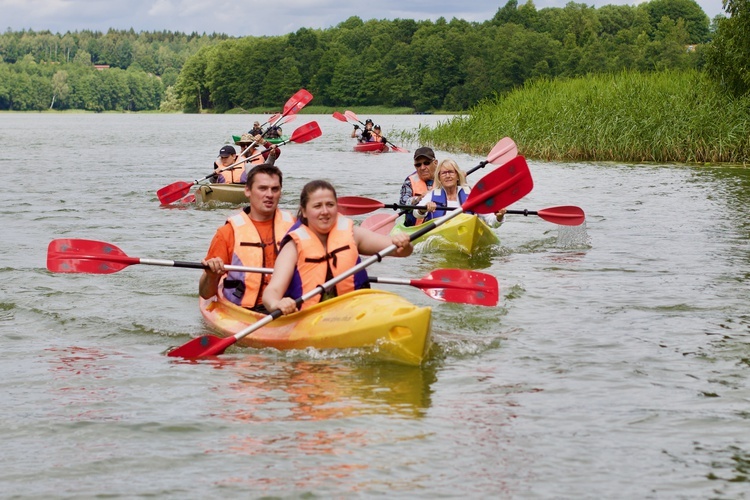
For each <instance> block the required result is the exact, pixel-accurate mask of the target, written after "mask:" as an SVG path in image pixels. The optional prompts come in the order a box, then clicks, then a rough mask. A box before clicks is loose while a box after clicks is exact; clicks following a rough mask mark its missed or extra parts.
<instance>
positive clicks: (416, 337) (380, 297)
mask: <svg viewBox="0 0 750 500" xmlns="http://www.w3.org/2000/svg"><path fill="white" fill-rule="evenodd" d="M220 294H221V292H220ZM200 309H201V313H202V314H203V317H204V318H205V319H206V321H208V323H209V324H210V325H211V326H212V327H213V328H214V329H216V330H217V331H218V332H219V333H221V334H223V335H224V336H230V335H234V334H236V333H237V332H239V331H241V330H244V329H245V328H247V327H248V326H249V325H252V324H253V323H255V322H256V321H258V320H259V319H261V318H263V317H264V316H263V315H262V314H259V313H256V312H253V311H250V310H248V309H245V308H243V307H239V306H236V305H234V304H232V303H231V302H229V301H228V300H226V299H224V298H223V297H222V298H221V299H217V298H216V297H213V298H211V299H208V300H205V299H200ZM431 311H432V309H431V308H429V307H417V306H415V305H414V304H412V303H410V302H409V301H407V300H406V299H404V298H403V297H401V296H399V295H396V294H394V293H390V292H385V291H382V290H373V289H367V290H357V291H355V292H352V293H348V294H346V295H342V296H341V297H335V298H332V299H328V300H326V301H324V302H320V303H318V304H316V305H314V306H312V307H310V308H308V309H305V310H304V311H300V312H297V313H294V314H290V315H288V316H281V317H279V318H278V319H276V320H274V321H272V322H270V323H268V324H267V325H265V326H264V327H262V328H260V329H259V330H257V331H255V332H253V333H251V334H249V335H247V336H246V337H244V338H242V339H240V340H239V341H238V344H239V345H241V346H245V347H255V348H264V347H273V348H276V349H281V350H285V349H305V348H308V347H313V348H316V349H347V348H366V349H367V352H368V353H371V354H372V355H373V356H375V357H376V358H378V359H383V360H388V361H395V362H398V363H402V364H406V365H415V366H416V365H420V364H421V363H422V360H423V359H424V357H425V355H426V353H427V351H428V350H429V348H430V342H431V340H430V322H431Z"/></svg>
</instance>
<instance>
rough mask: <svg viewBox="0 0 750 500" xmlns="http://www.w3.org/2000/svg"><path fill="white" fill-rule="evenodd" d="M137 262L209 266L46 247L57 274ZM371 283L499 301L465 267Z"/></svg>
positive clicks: (101, 248)
mask: <svg viewBox="0 0 750 500" xmlns="http://www.w3.org/2000/svg"><path fill="white" fill-rule="evenodd" d="M134 264H145V265H149V266H166V267H182V268H188V269H208V266H206V265H203V264H201V263H200V262H185V261H179V260H163V259H143V258H139V257H130V256H128V255H127V254H126V253H125V252H123V251H122V250H121V249H120V248H118V247H117V246H115V245H113V244H111V243H106V242H104V241H97V240H84V239H72V238H61V239H57V240H52V241H51V242H50V244H49V246H48V247H47V269H49V270H50V271H52V272H54V273H92V274H112V273H116V272H118V271H121V270H123V269H125V268H126V267H129V266H132V265H134ZM224 269H226V270H227V271H236V272H245V273H262V274H272V273H273V268H270V267H247V266H232V265H225V266H224ZM370 282H371V283H385V284H391V285H410V286H413V287H415V288H419V289H420V290H422V291H423V292H424V293H425V294H427V295H428V296H429V297H432V298H433V299H436V300H441V301H443V302H453V303H457V304H474V305H480V306H495V305H497V301H498V294H499V290H498V285H497V278H495V277H494V276H492V275H491V274H485V273H481V272H478V271H468V270H464V269H437V270H435V271H432V272H431V273H429V274H427V275H426V276H424V277H422V278H421V279H415V280H408V279H400V278H377V277H372V276H371V277H370Z"/></svg>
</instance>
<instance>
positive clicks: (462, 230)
mask: <svg viewBox="0 0 750 500" xmlns="http://www.w3.org/2000/svg"><path fill="white" fill-rule="evenodd" d="M420 227H421V226H409V227H406V226H404V224H403V221H402V222H400V223H398V224H396V225H395V226H394V228H393V230H391V234H394V233H397V232H403V233H407V234H412V233H414V232H416V231H417V229H419V228H420ZM414 242H415V243H424V244H425V245H429V247H430V248H441V249H448V250H455V249H458V250H460V251H461V252H463V253H466V254H469V255H473V254H475V253H477V252H478V251H481V250H482V249H484V248H488V247H490V246H493V245H497V244H499V243H500V239H499V238H498V237H497V235H496V234H495V233H494V232H493V231H492V228H491V227H490V226H488V225H487V223H486V222H484V220H483V219H482V218H481V217H479V216H477V215H474V214H463V213H462V214H459V215H457V216H455V217H453V218H452V219H451V220H449V221H448V222H446V223H445V224H442V225H440V226H438V227H436V228H435V229H433V230H432V231H430V232H429V233H427V234H426V235H424V236H420V237H419V238H417V239H416V240H414Z"/></svg>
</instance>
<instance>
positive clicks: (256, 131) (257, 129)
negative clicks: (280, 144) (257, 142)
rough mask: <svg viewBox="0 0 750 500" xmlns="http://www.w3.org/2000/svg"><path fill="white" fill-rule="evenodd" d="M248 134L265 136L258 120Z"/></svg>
mask: <svg viewBox="0 0 750 500" xmlns="http://www.w3.org/2000/svg"><path fill="white" fill-rule="evenodd" d="M248 133H249V134H250V135H263V129H262V128H260V122H259V121H257V120H256V121H255V122H253V128H251V129H250V130H249V131H248Z"/></svg>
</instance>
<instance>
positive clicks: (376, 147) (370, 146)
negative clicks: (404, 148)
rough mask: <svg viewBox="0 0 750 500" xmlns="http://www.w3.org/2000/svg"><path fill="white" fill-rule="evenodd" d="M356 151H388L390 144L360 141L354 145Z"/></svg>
mask: <svg viewBox="0 0 750 500" xmlns="http://www.w3.org/2000/svg"><path fill="white" fill-rule="evenodd" d="M354 151H358V152H360V153H373V152H375V153H387V152H388V146H387V145H386V144H383V143H382V142H358V143H357V144H355V145H354Z"/></svg>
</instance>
